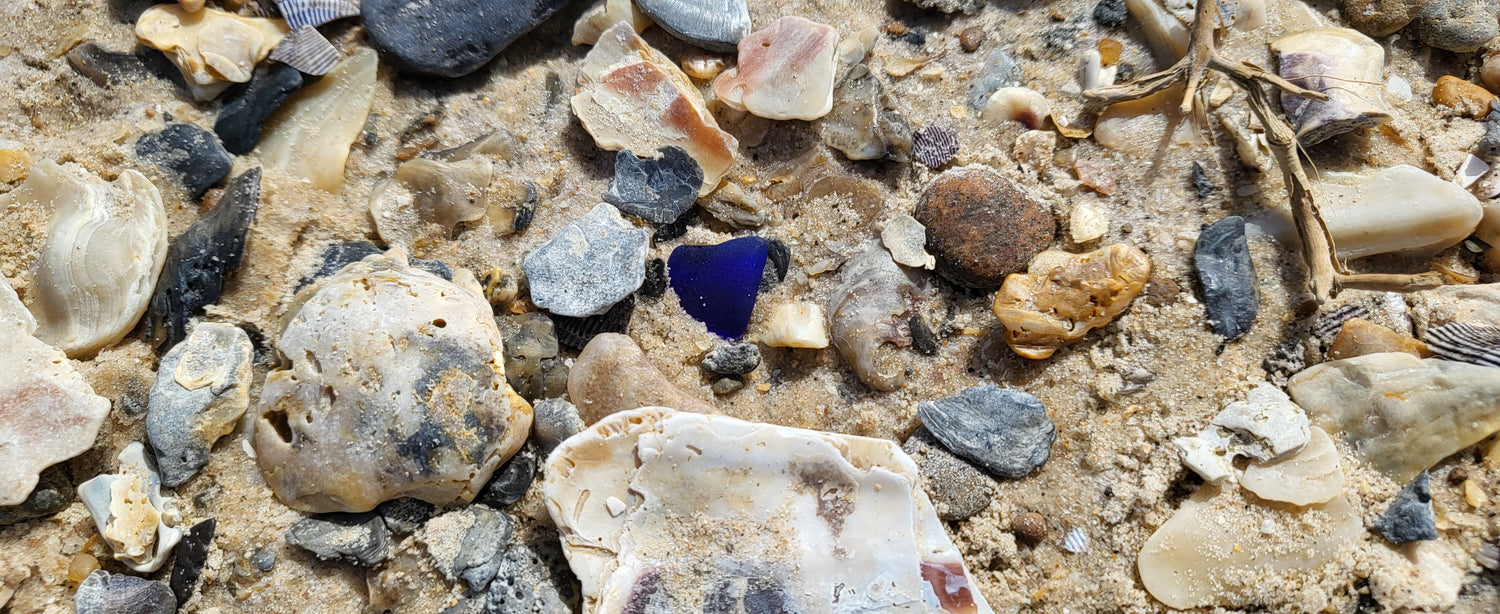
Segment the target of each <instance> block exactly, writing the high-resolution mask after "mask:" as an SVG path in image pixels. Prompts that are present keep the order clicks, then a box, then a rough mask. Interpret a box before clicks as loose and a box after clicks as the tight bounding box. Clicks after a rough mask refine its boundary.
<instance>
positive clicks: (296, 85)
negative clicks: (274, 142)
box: [214, 62, 302, 155]
mask: <svg viewBox="0 0 1500 614" xmlns="http://www.w3.org/2000/svg"><path fill="white" fill-rule="evenodd" d="M299 89H302V73H300V72H298V71H297V69H295V68H292V67H291V66H287V65H286V64H282V63H280V62H266V63H264V64H261V65H260V66H258V67H256V68H255V73H254V74H252V75H251V76H250V82H249V83H246V84H243V85H236V86H235V87H234V88H233V89H231V90H229V91H228V92H226V93H225V94H224V106H222V107H220V108H219V119H218V121H216V122H214V132H216V133H218V135H219V138H221V139H224V148H225V149H228V150H229V151H230V152H232V153H235V154H238V155H244V154H247V153H250V151H251V150H253V149H255V145H256V144H257V143H259V142H260V134H261V130H262V129H263V128H264V127H265V124H266V120H268V119H271V115H272V114H274V113H275V112H276V109H279V108H281V103H283V102H285V101H286V99H287V97H289V96H291V95H292V94H294V93H296V91H297V90H299Z"/></svg>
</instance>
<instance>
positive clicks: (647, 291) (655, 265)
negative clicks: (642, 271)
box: [638, 258, 667, 298]
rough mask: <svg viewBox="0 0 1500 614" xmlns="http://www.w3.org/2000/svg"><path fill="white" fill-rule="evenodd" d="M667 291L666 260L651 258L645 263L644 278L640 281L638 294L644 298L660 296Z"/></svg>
mask: <svg viewBox="0 0 1500 614" xmlns="http://www.w3.org/2000/svg"><path fill="white" fill-rule="evenodd" d="M666 293H667V262H666V261H665V260H662V259H661V258H652V259H651V262H648V263H646V280H645V281H643V282H641V289H640V290H639V291H638V294H640V295H641V296H644V297H646V298H661V297H662V295H664V294H666Z"/></svg>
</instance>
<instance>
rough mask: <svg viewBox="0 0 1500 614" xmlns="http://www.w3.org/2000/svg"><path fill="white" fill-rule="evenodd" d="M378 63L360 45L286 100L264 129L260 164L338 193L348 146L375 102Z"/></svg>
mask: <svg viewBox="0 0 1500 614" xmlns="http://www.w3.org/2000/svg"><path fill="white" fill-rule="evenodd" d="M378 64H379V60H377V59H376V56H375V50H374V49H370V48H367V47H360V48H359V49H358V50H357V51H355V52H354V53H351V54H349V57H347V58H344V59H343V61H341V62H339V63H338V65H336V66H334V67H333V70H332V71H329V73H328V74H326V75H324V76H323V78H322V79H319V80H318V81H317V82H316V83H313V84H312V85H308V86H306V87H304V88H302V89H301V90H299V91H298V92H297V93H296V94H293V95H292V97H291V98H288V99H287V101H286V102H285V103H283V104H282V105H281V109H279V110H278V111H277V112H276V116H275V117H274V118H272V120H271V122H270V123H269V124H268V125H267V127H266V137H265V138H264V139H262V140H261V142H260V159H261V162H263V163H265V165H266V166H269V167H271V168H276V169H280V170H281V171H282V172H285V173H289V174H291V175H293V176H296V177H301V178H303V179H306V180H308V181H309V182H311V183H312V185H313V187H315V188H318V189H320V190H323V191H325V192H333V193H334V194H337V193H339V192H340V191H342V190H343V188H344V163H345V162H346V161H347V160H348V159H349V147H350V146H351V145H353V144H354V139H355V138H358V137H359V133H360V132H361V131H363V130H364V128H365V118H366V117H368V116H369V114H370V105H371V104H372V103H373V102H374V100H375V75H376V68H378Z"/></svg>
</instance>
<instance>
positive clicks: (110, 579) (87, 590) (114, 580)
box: [73, 569, 177, 614]
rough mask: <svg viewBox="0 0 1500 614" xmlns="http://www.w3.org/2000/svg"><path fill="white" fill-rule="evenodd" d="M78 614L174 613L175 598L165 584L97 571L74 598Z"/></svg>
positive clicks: (79, 586)
mask: <svg viewBox="0 0 1500 614" xmlns="http://www.w3.org/2000/svg"><path fill="white" fill-rule="evenodd" d="M73 607H74V609H75V610H77V612H78V614H173V613H174V612H176V611H177V598H176V597H175V596H173V595H172V589H171V587H168V586H167V583H165V582H153V581H151V580H147V579H145V578H138V577H136V576H132V575H129V574H113V573H109V572H107V571H104V570H103V569H96V570H94V573H91V574H89V577H87V578H84V580H83V583H82V584H79V585H78V592H77V593H76V594H74V595H73Z"/></svg>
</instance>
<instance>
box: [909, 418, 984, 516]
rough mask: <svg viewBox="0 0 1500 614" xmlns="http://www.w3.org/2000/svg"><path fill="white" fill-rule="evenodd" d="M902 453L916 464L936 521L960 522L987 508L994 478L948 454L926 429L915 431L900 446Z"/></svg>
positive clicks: (950, 453)
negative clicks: (935, 514)
mask: <svg viewBox="0 0 1500 614" xmlns="http://www.w3.org/2000/svg"><path fill="white" fill-rule="evenodd" d="M901 451H903V452H906V454H907V455H909V456H911V459H912V460H913V461H915V462H916V463H917V472H918V473H919V474H920V475H921V476H922V490H925V491H926V492H927V496H928V497H929V498H930V499H932V504H933V507H935V508H937V514H938V517H939V518H942V519H943V520H963V519H965V518H968V517H970V516H973V515H975V514H978V513H980V512H983V511H984V510H985V508H987V507H989V506H990V501H991V500H992V499H993V494H994V490H995V481H994V479H992V478H990V476H987V475H985V474H984V472H983V471H980V470H979V468H978V467H975V466H974V465H972V464H970V463H969V461H966V460H964V459H962V458H959V457H958V456H957V455H955V454H953V453H952V452H949V451H948V449H947V448H944V447H943V446H942V445H941V443H940V442H938V440H937V438H936V437H933V436H932V433H931V432H929V431H928V430H927V429H925V428H920V429H917V432H916V433H913V434H912V436H911V437H910V438H908V439H907V440H906V443H903V444H901Z"/></svg>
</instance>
